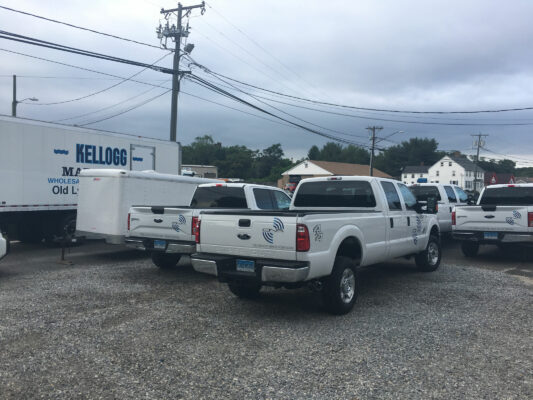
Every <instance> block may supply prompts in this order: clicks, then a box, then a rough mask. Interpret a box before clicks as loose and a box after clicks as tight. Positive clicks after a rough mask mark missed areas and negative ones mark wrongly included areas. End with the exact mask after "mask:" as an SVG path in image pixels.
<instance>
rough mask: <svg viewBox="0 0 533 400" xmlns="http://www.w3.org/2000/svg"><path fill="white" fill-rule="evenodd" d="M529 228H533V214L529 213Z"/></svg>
mask: <svg viewBox="0 0 533 400" xmlns="http://www.w3.org/2000/svg"><path fill="white" fill-rule="evenodd" d="M527 226H529V227H530V228H533V212H530V213H527Z"/></svg>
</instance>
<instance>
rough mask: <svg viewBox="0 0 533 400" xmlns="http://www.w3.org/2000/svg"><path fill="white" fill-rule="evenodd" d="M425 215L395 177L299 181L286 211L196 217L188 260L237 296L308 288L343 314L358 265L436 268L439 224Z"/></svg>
mask: <svg viewBox="0 0 533 400" xmlns="http://www.w3.org/2000/svg"><path fill="white" fill-rule="evenodd" d="M430 208H431V207H430ZM426 212H429V213H422V211H421V204H420V203H418V202H417V201H416V198H415V197H414V195H413V194H412V193H411V191H410V190H409V188H407V186H405V185H404V184H402V183H400V182H397V181H394V180H390V179H382V178H375V177H361V176H342V177H341V176H335V177H327V178H310V179H304V180H302V181H300V184H299V185H298V188H297V189H296V192H295V195H294V197H293V199H292V203H291V206H290V209H289V210H287V211H269V212H267V211H240V210H236V211H204V212H202V213H201V214H200V218H199V220H198V222H197V227H196V229H195V234H196V235H195V236H196V243H197V251H198V253H196V254H193V255H192V256H191V261H192V264H193V267H194V269H195V270H197V271H202V272H211V273H214V274H216V275H217V276H218V278H219V280H220V281H221V282H227V283H228V285H229V289H230V290H231V291H232V292H233V293H234V294H235V295H237V296H239V297H245V298H250V297H255V296H257V295H258V294H259V291H260V289H261V286H263V285H269V286H274V287H286V288H294V287H300V286H303V285H307V284H309V285H310V286H311V287H313V288H315V289H319V290H321V291H322V294H323V300H324V303H325V305H326V307H327V309H328V310H329V311H330V312H332V313H335V314H343V313H346V312H348V311H350V309H351V308H352V307H353V304H354V302H355V299H356V297H357V294H358V278H357V268H358V267H362V266H367V265H371V264H376V263H380V262H383V261H387V260H390V259H393V258H396V257H406V256H415V260H416V264H417V266H418V267H419V269H421V270H423V271H434V270H435V269H437V268H438V266H439V264H440V259H441V247H440V234H439V227H438V222H437V218H436V216H435V215H434V210H431V209H430V210H427V211H426ZM431 212H433V213H431Z"/></svg>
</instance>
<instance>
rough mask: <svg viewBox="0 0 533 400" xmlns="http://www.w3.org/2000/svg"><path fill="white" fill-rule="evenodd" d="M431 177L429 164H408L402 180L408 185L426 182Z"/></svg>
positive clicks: (403, 171)
mask: <svg viewBox="0 0 533 400" xmlns="http://www.w3.org/2000/svg"><path fill="white" fill-rule="evenodd" d="M428 177H429V167H428V166H427V165H408V166H407V167H404V169H403V170H402V182H403V183H405V184H406V185H413V184H415V183H426V182H427V181H428Z"/></svg>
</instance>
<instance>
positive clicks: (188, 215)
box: [125, 183, 291, 268]
mask: <svg viewBox="0 0 533 400" xmlns="http://www.w3.org/2000/svg"><path fill="white" fill-rule="evenodd" d="M290 203H291V199H290V197H289V196H287V194H285V192H283V191H282V190H281V189H278V188H275V187H271V186H264V185H253V184H246V183H207V184H202V185H199V186H198V187H197V188H196V191H195V192H194V195H193V197H192V200H191V204H190V206H189V207H183V206H182V207H176V206H174V207H165V206H133V207H131V208H130V211H129V214H128V231H127V233H126V238H125V241H126V245H127V246H129V247H133V248H136V249H140V250H146V251H149V252H151V254H152V261H153V262H154V264H155V265H157V266H158V267H160V268H172V267H174V266H175V265H176V264H177V263H178V261H179V259H180V258H181V256H182V255H183V254H191V253H194V252H195V251H196V243H195V241H194V227H195V225H196V220H197V219H198V215H199V214H200V212H201V211H202V210H211V209H236V208H238V209H250V210H280V209H287V208H289V205H290Z"/></svg>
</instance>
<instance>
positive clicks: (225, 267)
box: [191, 253, 309, 284]
mask: <svg viewBox="0 0 533 400" xmlns="http://www.w3.org/2000/svg"><path fill="white" fill-rule="evenodd" d="M241 258H242V259H245V258H244V257H235V256H220V255H216V254H205V253H195V254H193V255H191V263H192V266H193V268H194V270H195V271H198V272H204V273H208V274H210V275H216V276H218V279H219V281H221V282H230V281H246V282H250V283H251V282H254V283H258V282H260V283H262V284H269V283H271V284H276V283H298V282H304V281H305V280H306V279H307V277H308V276H309V263H307V262H297V261H281V260H269V259H254V260H250V261H254V263H255V271H254V272H243V271H237V267H236V265H237V263H236V261H237V259H241ZM248 260H249V259H248Z"/></svg>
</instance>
